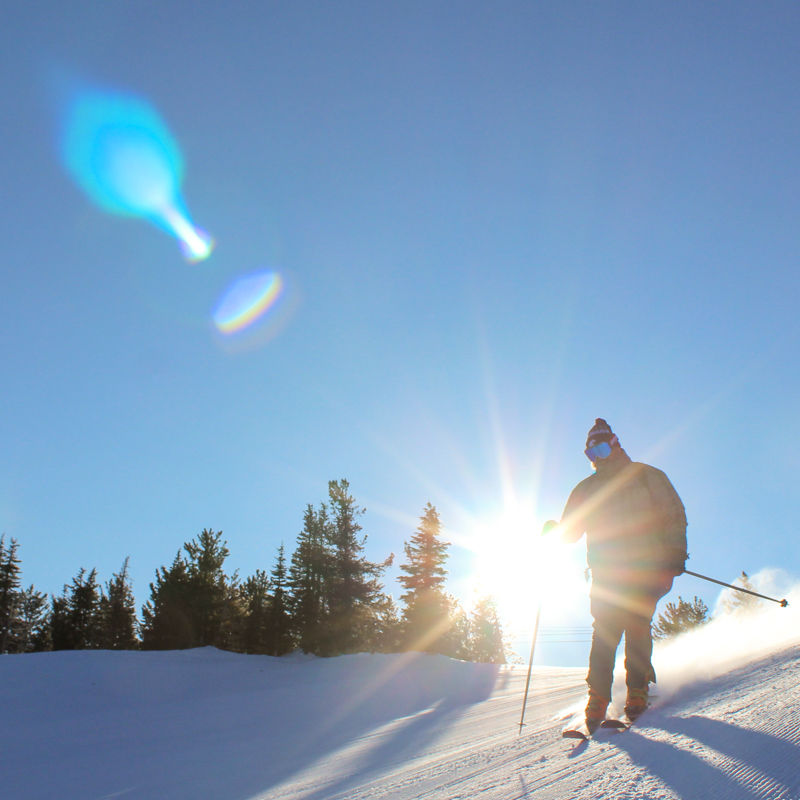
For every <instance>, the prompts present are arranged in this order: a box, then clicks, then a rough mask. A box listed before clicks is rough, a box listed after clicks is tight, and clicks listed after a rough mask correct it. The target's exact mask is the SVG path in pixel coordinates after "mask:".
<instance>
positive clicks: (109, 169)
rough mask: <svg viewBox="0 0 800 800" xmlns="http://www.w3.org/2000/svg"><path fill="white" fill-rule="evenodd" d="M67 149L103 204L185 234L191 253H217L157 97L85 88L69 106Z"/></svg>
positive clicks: (73, 169) (75, 171) (71, 165)
mask: <svg viewBox="0 0 800 800" xmlns="http://www.w3.org/2000/svg"><path fill="white" fill-rule="evenodd" d="M62 156H63V159H64V164H65V166H66V168H67V170H68V171H69V172H70V174H71V175H72V177H73V178H74V179H75V181H76V182H77V184H78V185H79V186H80V187H81V188H82V189H83V190H84V191H85V192H86V194H88V195H89V197H90V198H91V199H92V200H94V202H95V203H97V205H98V206H100V208H102V209H103V210H105V211H108V212H109V213H112V214H120V215H122V216H133V217H141V218H143V219H147V220H149V221H150V222H152V223H154V224H155V225H158V226H159V227H160V228H163V229H164V230H166V231H167V232H168V233H170V234H172V235H173V236H174V237H175V238H176V239H177V240H178V242H179V243H180V247H181V250H182V251H183V254H184V256H185V257H186V259H187V260H188V261H191V262H196V261H202V260H203V259H205V258H208V256H209V255H211V251H212V250H213V247H214V240H213V239H212V238H211V237H210V236H209V235H208V234H207V233H206V232H205V231H203V230H202V229H200V228H198V227H196V226H195V225H194V224H193V223H192V221H191V219H190V218H189V214H188V212H187V210H186V205H185V203H184V201H183V197H182V196H181V191H180V187H181V181H182V180H183V159H182V157H181V153H180V150H179V148H178V145H177V142H176V141H175V139H174V138H173V137H172V134H171V133H170V132H169V130H168V129H167V126H166V125H165V123H164V122H163V120H162V119H161V117H160V116H159V115H158V112H157V111H156V110H155V109H154V108H153V107H152V106H151V105H150V104H149V103H147V102H145V101H143V100H141V99H138V98H136V97H131V96H128V95H123V94H117V93H107V92H98V91H83V92H81V93H80V94H78V95H77V96H76V97H75V98H74V100H73V102H72V103H71V104H70V106H69V111H68V114H67V119H66V123H65V126H64V135H63V140H62Z"/></svg>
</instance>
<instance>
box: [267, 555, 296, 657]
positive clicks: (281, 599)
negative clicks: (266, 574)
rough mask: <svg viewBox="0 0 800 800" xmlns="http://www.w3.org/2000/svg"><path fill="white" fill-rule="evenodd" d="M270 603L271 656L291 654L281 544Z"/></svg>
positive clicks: (289, 617) (289, 618)
mask: <svg viewBox="0 0 800 800" xmlns="http://www.w3.org/2000/svg"><path fill="white" fill-rule="evenodd" d="M271 578H272V603H271V604H270V608H269V632H270V641H271V654H272V655H274V656H282V655H285V654H286V653H289V652H291V650H292V647H293V645H294V642H293V638H292V618H291V614H290V613H289V597H288V594H287V589H288V574H287V570H286V551H285V549H284V547H283V543H281V546H280V547H279V548H278V557H277V559H276V561H275V566H274V567H273V569H272V573H271Z"/></svg>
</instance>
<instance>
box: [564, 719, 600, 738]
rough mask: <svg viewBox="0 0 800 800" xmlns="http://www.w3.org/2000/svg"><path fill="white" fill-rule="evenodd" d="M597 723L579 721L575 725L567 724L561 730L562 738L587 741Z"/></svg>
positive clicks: (597, 725) (595, 728)
mask: <svg viewBox="0 0 800 800" xmlns="http://www.w3.org/2000/svg"><path fill="white" fill-rule="evenodd" d="M598 727H599V723H596V722H592V723H591V724H590V723H587V722H581V723H578V724H575V725H568V726H567V727H566V728H564V730H563V731H561V738H562V739H582V740H583V741H587V740H588V739H590V738H591V736H592V734H593V733H594V732H595V731H596V730H597V729H598Z"/></svg>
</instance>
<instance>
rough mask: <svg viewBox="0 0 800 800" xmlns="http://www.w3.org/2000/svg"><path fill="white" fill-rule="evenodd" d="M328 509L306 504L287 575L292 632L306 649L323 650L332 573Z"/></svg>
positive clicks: (306, 651)
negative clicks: (301, 528)
mask: <svg viewBox="0 0 800 800" xmlns="http://www.w3.org/2000/svg"><path fill="white" fill-rule="evenodd" d="M328 527H329V520H328V509H327V506H325V504H322V506H321V507H320V509H319V511H315V510H314V507H313V506H312V505H311V504H309V505H308V506H307V507H306V511H305V514H304V515H303V530H302V531H301V532H300V534H299V535H298V537H297V547H296V549H295V551H294V553H293V554H292V561H291V565H290V567H289V579H288V588H289V593H288V607H289V611H290V615H291V626H292V635H293V638H294V640H295V641H296V642H297V646H298V647H299V648H300V649H301V650H302V651H303V652H305V653H314V654H318V653H320V652H321V651H322V642H323V639H324V635H325V626H326V624H327V622H328V603H327V597H326V591H327V587H328V584H329V580H330V573H331V554H330V552H329V549H328V544H327V542H328V538H329V532H328Z"/></svg>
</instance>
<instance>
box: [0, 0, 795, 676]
mask: <svg viewBox="0 0 800 800" xmlns="http://www.w3.org/2000/svg"><path fill="white" fill-rule="evenodd" d="M799 34H800V7H798V6H797V4H795V3H790V2H785V3H770V2H766V3H758V4H756V3H734V2H731V3H724V4H723V3H698V2H685V3H683V2H674V3H669V4H656V3H636V2H628V3H619V2H604V3H590V2H549V3H536V2H494V3H478V2H436V1H435V0H425V2H410V1H409V2H405V1H404V2H396V3H375V2H360V1H354V2H302V1H301V0H298V1H296V2H292V3H276V2H260V3H229V4H220V3H211V2H207V1H206V0H193V2H191V3H188V2H170V3H154V2H146V1H145V2H143V1H142V0H137V1H136V2H132V1H131V2H117V0H103V2H92V1H91V0H82V2H80V3H78V2H65V3H55V2H49V3H41V2H30V3H15V4H7V7H6V8H5V9H4V12H3V24H2V26H0V86H2V95H0V97H1V98H2V102H0V152H2V158H0V230H1V231H2V241H3V253H2V259H1V260H0V271H1V274H2V293H0V337H1V338H0V343H1V346H0V376H2V386H3V391H2V414H1V415H0V452H1V453H2V458H0V531H1V532H5V534H6V536H7V537H11V536H13V537H15V538H17V539H18V540H19V542H20V547H21V549H20V554H21V556H22V559H23V577H24V579H25V581H26V582H33V583H34V584H35V585H36V586H37V588H39V589H40V590H42V591H47V592H54V591H55V592H58V591H60V590H61V587H62V586H63V584H64V583H66V582H68V581H69V580H70V579H71V578H72V576H73V575H75V573H76V572H77V571H78V569H79V568H80V567H81V566H83V567H87V568H91V567H97V569H98V572H99V577H100V578H101V579H102V580H106V579H108V578H109V577H110V575H111V573H112V572H114V571H116V570H118V569H119V567H120V566H121V564H122V561H123V559H124V558H125V557H126V556H130V558H131V574H132V576H133V579H134V591H135V593H136V596H137V600H138V601H139V603H140V604H141V603H142V602H144V601H145V600H146V599H147V595H148V583H149V581H151V580H152V579H153V574H154V571H155V569H156V568H157V567H158V566H160V565H162V564H167V563H169V562H170V561H171V560H172V558H173V557H174V555H175V553H176V551H177V550H178V549H179V548H180V547H181V545H182V543H183V542H185V541H188V540H189V539H191V538H192V537H194V536H196V535H197V534H198V533H199V532H200V531H201V530H202V529H203V528H204V527H210V528H213V529H215V530H218V529H222V530H223V531H224V534H225V538H226V539H227V541H228V545H229V548H230V550H231V559H230V566H231V568H238V569H239V570H240V571H241V573H242V575H248V574H251V573H252V572H253V571H254V570H255V569H256V568H264V569H270V568H271V566H272V564H273V561H274V557H275V552H276V548H277V547H278V545H279V544H280V543H281V542H285V543H286V546H287V550H289V551H291V549H292V547H293V544H294V539H295V536H296V534H297V532H298V531H299V530H300V527H301V525H302V513H303V510H304V508H305V505H306V504H307V503H314V504H317V503H319V502H321V501H322V500H324V499H325V495H326V490H327V482H328V481H329V480H331V479H338V478H347V479H348V480H349V481H350V484H351V489H352V492H353V494H354V495H355V497H356V498H357V500H358V501H359V502H360V504H361V505H363V506H365V507H366V508H367V513H366V515H365V516H364V518H363V524H364V532H365V533H366V534H367V535H368V536H369V542H368V554H369V555H370V556H371V557H373V558H375V559H383V558H385V557H386V556H387V555H388V554H389V553H390V552H394V553H396V554H398V555H402V544H403V541H404V540H405V539H408V538H409V537H410V535H411V534H412V533H413V530H414V528H415V526H416V523H417V521H418V517H419V516H420V514H421V513H422V511H423V508H424V506H425V504H426V503H427V502H431V503H433V504H434V505H435V506H436V507H437V508H438V510H439V512H440V514H441V516H442V518H443V521H444V523H445V525H446V527H447V535H448V537H449V539H450V540H451V541H452V542H453V543H454V547H453V555H452V559H451V562H450V568H451V578H452V584H451V588H452V589H453V590H454V591H455V592H456V593H457V594H459V596H461V597H462V598H463V599H464V600H465V602H467V603H468V602H469V600H470V597H471V592H472V588H473V586H474V585H475V582H476V574H478V573H480V580H481V582H482V584H483V585H484V586H486V585H489V586H490V588H495V589H497V590H498V591H499V592H500V593H501V594H502V596H503V598H504V608H506V609H507V611H506V612H505V613H507V615H508V618H509V619H511V618H512V617H513V618H514V619H515V622H514V625H515V626H516V629H519V630H521V627H520V626H522V625H523V624H522V622H520V620H522V619H529V620H530V618H531V617H532V616H533V613H534V610H535V599H534V598H535V590H536V586H535V583H536V581H535V580H534V577H535V566H536V564H535V563H530V564H529V562H534V561H535V559H534V558H533V557H532V556H530V555H529V550H530V548H528V547H525V546H523V544H521V542H522V543H524V542H525V540H528V541H530V540H531V538H532V537H533V538H535V537H537V536H538V533H539V530H540V528H541V524H542V522H543V521H544V520H545V519H547V518H549V517H558V516H559V515H560V513H561V510H562V508H563V505H564V503H565V501H566V498H567V496H568V494H569V492H570V490H571V489H572V488H573V486H574V485H575V484H576V483H577V482H578V481H579V480H581V479H582V478H583V477H585V476H586V475H588V474H589V472H590V465H589V463H588V461H587V460H586V458H585V456H584V455H583V452H582V451H583V447H584V442H585V437H586V433H587V431H588V429H589V428H590V427H591V425H592V424H593V422H594V419H595V417H598V416H601V417H604V418H605V419H607V420H608V421H609V423H610V424H611V425H612V427H613V428H614V430H615V432H616V433H617V434H618V436H619V438H620V440H621V443H622V445H623V446H624V447H625V448H626V450H627V451H628V453H629V454H630V455H631V457H632V458H633V459H634V460H642V461H646V462H648V463H651V464H653V465H655V466H657V467H659V468H661V469H663V470H664V471H665V472H666V473H667V474H668V475H669V477H670V478H671V480H672V482H673V484H674V485H675V487H676V488H677V490H678V492H679V494H680V495H681V497H682V498H683V501H684V503H685V505H686V507H687V513H688V518H689V541H690V552H691V560H690V562H689V568H691V569H694V570H695V571H698V572H702V573H705V574H709V575H712V576H714V577H718V578H721V579H723V580H732V579H733V578H735V577H736V576H737V575H738V574H739V573H740V571H741V570H746V571H748V572H750V573H755V572H757V571H759V570H761V569H762V568H766V567H782V568H784V569H787V570H789V571H790V572H794V573H797V572H800V569H798V555H799V553H798V545H797V525H798V522H797V518H798V491H797V486H798V480H799V479H800V460H799V459H798V457H797V449H798V447H799V446H800V407H798V403H797V399H798V397H799V396H800V369H799V368H798V364H797V357H796V353H797V345H798V336H799V335H800V324H799V322H798V320H799V319H800V316H799V315H798V301H799V300H800V293H798V288H799V284H800V274H799V273H798V269H797V266H798V257H799V256H800V228H798V220H799V219H800V54H799V51H798V48H797V41H798V35H799ZM54 76H56V77H57V78H58V77H59V76H61V77H63V76H73V77H74V76H78V77H79V78H80V79H81V80H83V81H85V82H87V83H88V84H90V85H94V86H98V87H101V88H104V89H115V90H118V91H121V92H126V93H132V94H135V95H136V96H138V97H140V98H143V99H145V100H147V101H149V102H150V103H152V104H153V106H154V107H155V108H157V109H158V112H159V113H160V114H161V116H162V118H163V120H164V121H165V122H166V124H167V125H168V126H169V129H170V130H171V131H172V134H173V135H174V137H175V139H176V141H177V142H178V144H179V146H180V149H181V151H182V154H183V158H184V161H185V181H184V184H183V190H184V196H185V199H186V202H187V204H188V207H189V209H190V211H191V213H192V215H193V218H194V220H195V221H196V222H197V224H199V225H200V226H202V227H203V228H205V229H207V230H208V231H209V232H210V233H211V234H213V236H214V237H215V238H216V242H217V245H216V249H215V251H214V252H213V254H212V255H211V257H210V258H208V259H207V260H205V261H202V262H200V263H195V264H190V263H187V262H186V261H185V260H184V259H183V257H182V256H181V253H180V251H179V249H178V247H177V245H176V242H175V241H174V239H172V238H171V237H169V236H168V235H166V234H165V233H164V232H163V231H162V230H160V229H158V228H156V227H155V226H153V225H150V224H148V223H147V222H144V221H141V220H138V219H132V218H124V217H120V216H113V215H109V214H107V213H105V212H103V211H102V210H101V209H100V208H98V207H97V206H95V205H93V204H92V202H91V201H90V200H89V199H88V197H87V196H86V195H85V194H84V193H83V192H82V191H81V190H80V189H79V188H78V187H77V186H76V184H75V183H74V182H73V181H72V179H71V178H70V176H69V175H68V173H67V171H66V170H65V168H64V166H63V164H62V163H61V161H60V158H59V147H58V136H59V133H58V131H59V117H58V114H59V107H58V103H57V102H56V99H54V92H53V86H54V85H55V84H57V83H58V80H54ZM264 269H277V270H280V271H281V272H282V274H285V275H286V276H287V277H290V278H291V280H292V285H293V287H294V288H293V292H294V294H293V296H294V298H295V299H296V300H297V303H296V307H295V309H294V312H293V315H292V316H291V318H290V319H288V321H287V322H286V324H285V325H284V327H283V328H282V329H281V330H279V331H277V332H276V333H275V335H274V336H273V337H272V338H271V339H270V340H269V341H267V342H266V343H261V344H260V345H258V346H255V345H254V346H252V347H251V348H250V349H245V350H235V349H234V350H232V349H231V348H229V347H226V346H224V342H221V340H220V336H219V335H217V334H216V333H215V330H214V327H213V323H212V319H211V314H212V310H213V308H214V306H215V304H216V303H217V302H218V300H219V298H220V296H221V295H222V294H223V292H224V290H225V288H226V287H227V286H228V285H230V283H231V282H232V281H233V280H235V279H236V278H237V277H239V276H242V275H247V274H251V273H253V272H254V271H258V270H264ZM579 549H580V548H578V551H579ZM548 558H552V559H554V562H553V563H555V561H558V562H559V563H560V562H561V561H563V559H561V558H560V557H559V556H558V555H549V556H548ZM540 560H541V559H540ZM581 563H582V557H581V555H580V553H579V552H578V553H577V556H576V557H573V558H572V559H571V564H572V566H571V567H568V568H566V569H565V570H563V572H560V573H559V574H560V575H563V576H565V577H564V580H563V583H564V585H566V586H569V587H571V588H570V590H569V592H568V593H567V595H565V599H564V600H563V602H559V603H558V604H552V603H551V604H550V605H549V606H548V609H547V610H546V613H545V618H544V619H543V624H544V625H552V626H570V625H574V626H576V627H579V626H586V625H588V623H589V617H588V610H587V605H588V601H587V599H586V597H585V595H584V594H582V593H581V589H580V587H579V586H576V585H574V584H573V582H572V581H573V578H574V577H575V575H578V580H580V575H579V573H580V569H581ZM504 564H507V565H508V571H507V572H504V570H503V568H502V567H503V565H504ZM549 564H550V562H548V563H547V569H548V574H550V575H552V574H553V573H552V572H551V571H550V568H549ZM528 566H530V570H529V571H528V570H526V569H525V568H526V567H528ZM528 576H529V577H528ZM569 576H571V577H569ZM388 577H389V580H387V584H388V588H389V590H390V591H393V592H394V593H395V596H398V595H399V584H396V583H395V585H394V587H392V585H391V584H392V581H393V575H390V576H388ZM678 594H681V595H683V596H684V597H692V596H693V595H695V594H698V595H700V596H701V597H703V598H705V599H706V600H707V602H709V604H711V601H712V600H713V598H714V597H715V596H716V592H715V591H714V589H713V587H711V586H710V585H709V584H704V583H701V582H699V581H695V580H694V579H689V578H686V577H683V578H681V579H679V580H678V581H677V583H676V588H675V590H674V591H673V594H672V595H671V596H670V597H669V598H668V599H675V598H676V597H677V595H678ZM570 598H571V599H570ZM512 607H513V608H512ZM527 624H528V625H530V623H527ZM523 627H524V626H523ZM522 638H523V639H524V635H523V636H522ZM577 647H578V649H577V650H576V651H575V652H572V651H570V652H569V653H568V652H566V651H563V650H562V651H558V652H556V650H553V649H551V650H550V651H546V652H545V653H544V655H543V658H545V660H548V659H549V660H550V662H551V663H565V664H566V663H570V662H571V661H574V662H575V663H581V662H582V661H583V660H584V658H585V652H586V647H585V645H579V646H577Z"/></svg>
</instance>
